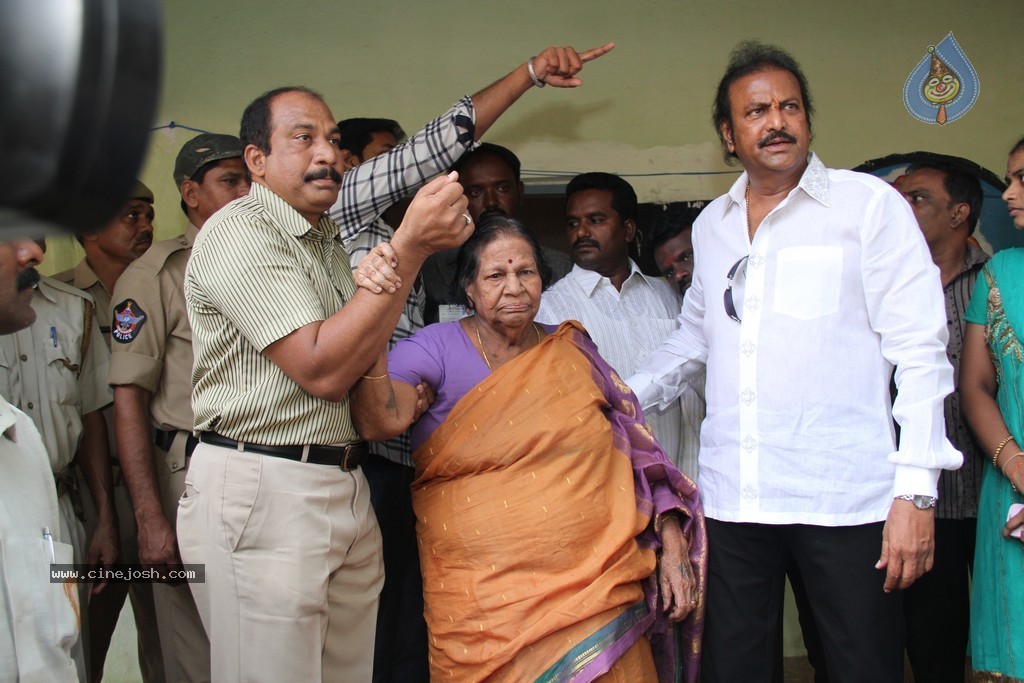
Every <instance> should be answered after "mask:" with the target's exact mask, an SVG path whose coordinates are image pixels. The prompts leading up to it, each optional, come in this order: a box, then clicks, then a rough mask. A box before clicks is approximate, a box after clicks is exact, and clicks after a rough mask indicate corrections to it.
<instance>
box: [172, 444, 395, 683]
mask: <svg viewBox="0 0 1024 683" xmlns="http://www.w3.org/2000/svg"><path fill="white" fill-rule="evenodd" d="M178 544H179V547H180V548H181V554H182V558H183V560H184V561H185V562H186V563H190V564H191V563H197V564H205V565H206V583H205V584H200V583H193V584H191V588H192V592H193V594H194V595H195V597H196V604H197V606H198V607H199V613H200V615H201V617H202V619H203V624H204V625H205V626H206V630H207V632H208V633H209V635H210V654H211V661H212V666H213V680H214V681H218V682H224V683H227V682H232V683H234V682H236V681H337V682H338V683H355V682H358V681H369V680H371V676H372V669H373V642H374V626H375V623H376V619H377V602H378V597H379V595H380V589H381V586H382V585H383V582H384V566H383V561H382V559H381V539H380V532H379V531H378V529H377V521H376V518H375V517H374V514H373V509H372V508H371V507H370V494H369V488H368V486H367V484H366V478H365V477H364V476H363V473H362V471H361V470H358V469H357V470H355V471H353V472H343V471H342V470H341V469H339V468H338V467H335V466H330V465H311V464H308V463H301V462H295V461H292V460H287V459H284V458H278V457H274V456H268V455H260V454H258V453H248V452H241V451H237V450H233V449H229V448H221V447H217V446H211V445H209V444H204V443H201V444H199V446H198V447H197V448H196V451H195V453H194V455H193V457H192V463H191V466H190V468H189V472H188V476H187V477H186V487H185V495H184V496H183V497H182V499H181V501H180V503H179V507H178Z"/></svg>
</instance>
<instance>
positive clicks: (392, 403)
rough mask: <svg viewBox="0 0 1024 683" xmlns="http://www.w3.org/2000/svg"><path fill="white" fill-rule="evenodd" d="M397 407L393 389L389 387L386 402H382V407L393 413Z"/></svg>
mask: <svg viewBox="0 0 1024 683" xmlns="http://www.w3.org/2000/svg"><path fill="white" fill-rule="evenodd" d="M397 406H398V401H396V400H395V388H394V387H391V388H390V389H388V400H387V401H385V402H384V407H385V408H387V409H388V410H392V411H393V410H395V408H396V407H397Z"/></svg>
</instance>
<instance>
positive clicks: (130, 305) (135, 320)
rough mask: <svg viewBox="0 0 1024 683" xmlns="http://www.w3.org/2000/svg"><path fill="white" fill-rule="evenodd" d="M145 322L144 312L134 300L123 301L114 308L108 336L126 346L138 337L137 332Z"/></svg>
mask: <svg viewBox="0 0 1024 683" xmlns="http://www.w3.org/2000/svg"><path fill="white" fill-rule="evenodd" d="M145 322H146V312H145V311H144V310H142V307H141V306H139V303H138V302H137V301H136V300H135V299H125V300H124V301H122V302H121V303H119V304H118V305H117V306H114V320H113V321H112V322H111V324H110V334H111V336H112V337H113V338H114V341H116V342H120V343H122V344H127V343H129V342H131V341H134V339H135V338H136V337H137V336H139V330H141V329H142V326H143V325H144V324H145Z"/></svg>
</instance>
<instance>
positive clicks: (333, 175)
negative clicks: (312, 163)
mask: <svg viewBox="0 0 1024 683" xmlns="http://www.w3.org/2000/svg"><path fill="white" fill-rule="evenodd" d="M324 178H330V179H331V180H333V181H334V182H336V183H338V184H339V185H340V184H341V174H340V173H338V171H336V170H335V169H334V168H332V167H330V166H324V167H322V168H319V169H317V170H315V171H309V172H308V173H306V175H304V176H302V179H303V180H304V181H305V182H307V183H308V182H310V181H312V180H323V179H324Z"/></svg>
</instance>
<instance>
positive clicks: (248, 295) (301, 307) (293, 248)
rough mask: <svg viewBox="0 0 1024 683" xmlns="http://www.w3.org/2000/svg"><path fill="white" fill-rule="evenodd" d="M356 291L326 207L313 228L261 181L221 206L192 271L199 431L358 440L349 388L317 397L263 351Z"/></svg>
mask: <svg viewBox="0 0 1024 683" xmlns="http://www.w3.org/2000/svg"><path fill="white" fill-rule="evenodd" d="M354 294H355V282H354V281H353V279H352V272H351V270H350V268H349V261H348V256H347V255H346V254H345V250H344V248H342V245H341V240H340V238H339V236H338V226H337V225H336V224H335V223H334V221H332V220H331V219H330V218H328V217H327V216H321V218H320V222H319V224H318V225H317V227H316V228H312V227H311V226H310V224H309V222H308V221H307V220H306V219H305V218H303V217H302V215H300V214H299V213H298V212H297V211H296V210H295V209H293V208H292V207H291V206H289V205H288V203H287V202H285V201H284V200H283V199H281V198H280V197H278V196H277V195H275V194H274V193H273V192H271V191H270V190H269V189H268V188H266V187H264V186H263V185H260V184H253V186H252V190H251V191H250V192H249V195H248V196H247V197H243V198H241V199H237V200H235V201H234V202H232V203H230V204H228V205H227V206H226V207H224V208H223V209H222V210H221V211H219V212H218V213H217V214H215V215H214V216H213V218H211V219H210V220H209V221H208V222H207V224H206V225H204V226H203V230H202V231H201V232H200V233H199V236H198V237H197V238H196V241H195V246H194V247H193V249H192V256H191V258H190V260H189V263H188V268H187V270H186V272H185V299H186V302H187V304H188V315H189V321H190V322H191V324H192V332H193V352H194V353H195V368H194V371H193V374H192V385H193V392H192V408H193V410H194V411H195V415H196V418H195V429H196V431H198V432H208V431H216V432H218V433H219V434H222V435H224V436H226V437H228V438H231V439H235V440H237V441H246V442H251V443H260V444H267V445H275V446H277V445H305V444H328V445H340V444H348V443H352V442H354V441H356V440H357V439H358V436H357V434H356V431H355V428H354V427H353V426H352V418H351V415H350V414H349V404H348V398H347V397H346V398H345V400H343V401H339V402H333V401H325V400H323V399H319V398H316V397H315V396H312V395H311V394H309V393H308V392H306V391H305V390H304V389H303V388H302V387H300V386H299V385H298V384H296V383H295V382H293V381H292V380H291V379H290V378H289V377H288V376H287V375H285V373H284V372H283V371H282V370H281V368H279V367H278V366H277V365H276V364H274V363H273V362H272V361H271V360H270V359H268V358H267V357H266V356H264V355H263V350H264V349H265V348H266V347H268V346H269V345H270V344H273V343H274V342H276V341H277V340H279V339H282V338H284V337H286V336H288V335H289V334H291V333H292V332H294V331H295V330H297V329H299V328H301V327H304V326H306V325H308V324H310V323H314V322H317V321H323V320H326V319H327V318H329V317H331V316H332V315H334V314H335V313H337V312H338V311H339V310H341V307H342V306H343V305H344V304H345V302H347V301H349V300H350V299H351V298H352V297H353V296H354ZM368 360H369V359H368ZM367 364H368V365H369V363H367Z"/></svg>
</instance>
